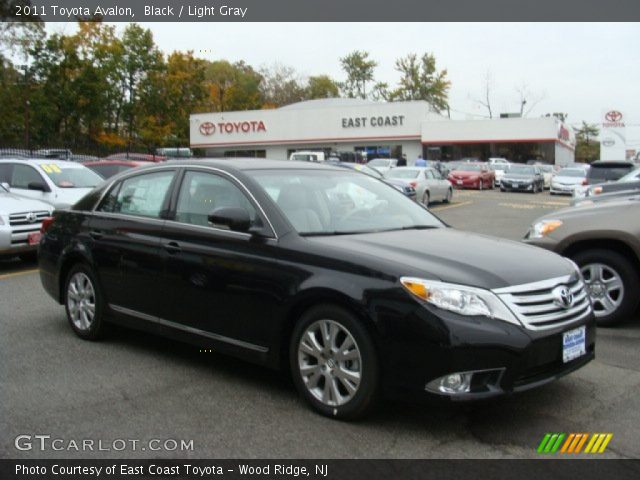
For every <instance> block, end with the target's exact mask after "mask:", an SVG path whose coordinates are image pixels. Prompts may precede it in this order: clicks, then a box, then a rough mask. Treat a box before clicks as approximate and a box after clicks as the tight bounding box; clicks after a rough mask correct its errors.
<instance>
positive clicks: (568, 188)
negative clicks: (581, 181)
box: [550, 183, 576, 195]
mask: <svg viewBox="0 0 640 480" xmlns="http://www.w3.org/2000/svg"><path fill="white" fill-rule="evenodd" d="M575 189H576V186H575V185H558V184H553V183H552V184H551V188H550V191H551V193H555V194H558V195H573V191H574V190H575Z"/></svg>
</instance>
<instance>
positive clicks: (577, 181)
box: [553, 175, 585, 185]
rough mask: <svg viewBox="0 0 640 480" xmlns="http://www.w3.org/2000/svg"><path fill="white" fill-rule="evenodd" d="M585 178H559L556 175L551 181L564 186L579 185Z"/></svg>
mask: <svg viewBox="0 0 640 480" xmlns="http://www.w3.org/2000/svg"><path fill="white" fill-rule="evenodd" d="M584 179H585V177H561V176H559V175H556V176H555V177H553V181H554V182H557V183H562V184H564V185H580V184H582V182H583V181H584Z"/></svg>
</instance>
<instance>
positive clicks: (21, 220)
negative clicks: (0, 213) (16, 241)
mask: <svg viewBox="0 0 640 480" xmlns="http://www.w3.org/2000/svg"><path fill="white" fill-rule="evenodd" d="M31 214H34V215H35V219H33V220H32V221H30V220H29V216H30V215H31ZM49 215H50V214H49V212H47V211H46V210H43V211H38V212H22V213H13V214H11V215H9V225H11V226H12V227H14V226H18V225H31V224H34V223H42V220H43V219H45V218H47V217H48V216H49Z"/></svg>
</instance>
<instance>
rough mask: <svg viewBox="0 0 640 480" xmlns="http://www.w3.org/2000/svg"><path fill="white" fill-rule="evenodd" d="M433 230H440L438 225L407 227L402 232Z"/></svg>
mask: <svg viewBox="0 0 640 480" xmlns="http://www.w3.org/2000/svg"><path fill="white" fill-rule="evenodd" d="M432 228H439V227H438V226H437V225H405V226H404V227H402V230H430V229H432Z"/></svg>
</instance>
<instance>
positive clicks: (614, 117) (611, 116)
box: [604, 110, 622, 122]
mask: <svg viewBox="0 0 640 480" xmlns="http://www.w3.org/2000/svg"><path fill="white" fill-rule="evenodd" d="M604 118H605V119H606V120H607V121H608V122H619V121H620V120H622V114H621V113H620V112H618V111H617V110H611V111H610V112H607V113H606V115H605V116H604Z"/></svg>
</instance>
